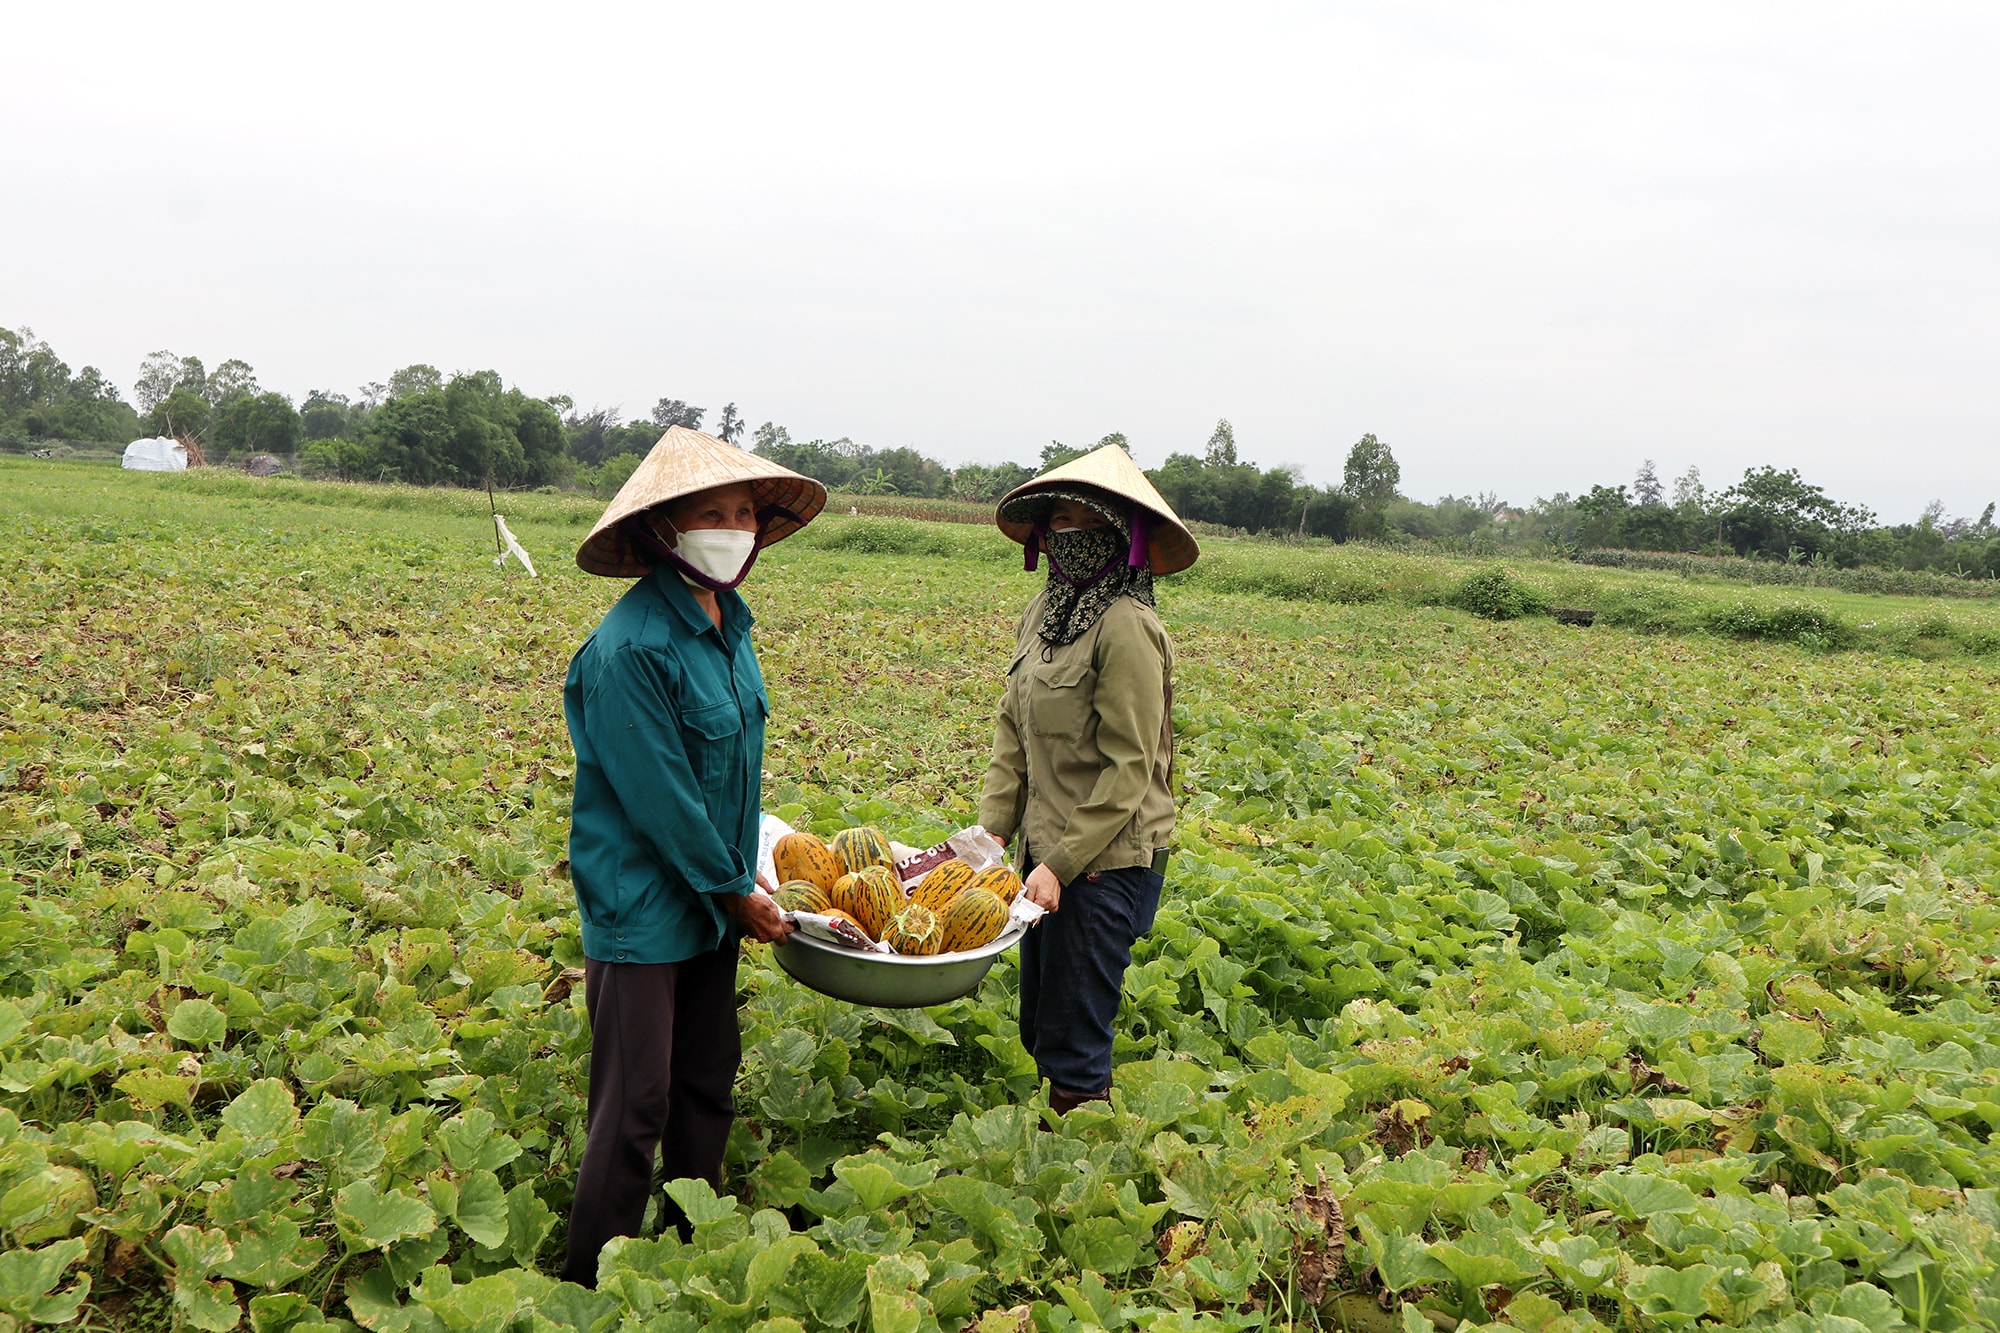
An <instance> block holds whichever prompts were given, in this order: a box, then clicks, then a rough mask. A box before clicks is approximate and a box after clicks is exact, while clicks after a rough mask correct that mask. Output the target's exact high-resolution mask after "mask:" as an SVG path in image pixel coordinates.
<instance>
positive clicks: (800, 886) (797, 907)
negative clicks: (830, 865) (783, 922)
mask: <svg viewBox="0 0 2000 1333" xmlns="http://www.w3.org/2000/svg"><path fill="white" fill-rule="evenodd" d="M776 896H777V899H778V906H780V907H782V908H784V909H785V910H786V911H787V912H817V913H819V914H820V915H821V916H824V915H826V909H827V908H829V907H831V906H833V899H832V897H831V896H829V895H828V893H827V891H826V890H825V889H822V888H821V887H820V886H819V885H817V884H815V883H813V882H812V881H811V880H809V879H788V880H786V881H785V882H784V883H783V884H780V885H779V886H778V892H777V895H776Z"/></svg>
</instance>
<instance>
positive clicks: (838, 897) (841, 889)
mask: <svg viewBox="0 0 2000 1333" xmlns="http://www.w3.org/2000/svg"><path fill="white" fill-rule="evenodd" d="M860 884H861V876H859V875H842V876H841V877H840V878H839V879H837V880H835V881H834V882H833V892H832V893H829V894H827V895H826V899H827V901H828V902H830V903H832V904H833V907H834V910H835V911H837V912H846V913H848V914H849V915H850V916H851V915H853V913H854V894H855V890H856V889H857V888H858V887H859V886H860Z"/></svg>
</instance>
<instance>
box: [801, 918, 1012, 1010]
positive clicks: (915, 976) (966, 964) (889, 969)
mask: <svg viewBox="0 0 2000 1333" xmlns="http://www.w3.org/2000/svg"><path fill="white" fill-rule="evenodd" d="M1025 933H1026V928H1025V927H1022V926H1010V927H1008V928H1007V930H1005V931H1003V932H1002V933H1001V935H1000V938H999V939H996V940H994V941H993V943H991V944H987V945H982V946H981V947H979V948H977V949H967V950H965V951H963V952H962V953H950V954H945V955H943V956H941V957H937V958H906V957H904V956H902V955H901V954H888V953H863V952H862V951H861V950H859V949H843V948H841V947H840V946H839V945H837V944H827V943H824V942H822V941H820V940H815V939H811V938H809V937H808V936H807V935H806V934H805V932H803V931H800V932H798V933H796V934H794V935H793V936H792V937H791V938H790V939H789V940H786V941H785V942H784V943H783V944H781V945H779V946H777V947H776V948H774V949H773V950H772V951H771V953H772V956H773V957H775V958H776V959H777V960H778V966H779V967H782V968H784V969H785V971H787V972H789V973H791V974H792V977H793V978H794V979H795V980H797V981H798V982H799V983H800V984H802V985H805V986H809V987H811V988H812V989H813V990H816V991H818V992H819V993H820V994H822V995H831V996H832V997H833V998H834V999H836V1000H846V1001H847V1002H848V1003H850V1004H871V1005H875V1006H877V1007H879V1008H882V1009H925V1008H928V1007H930V1006H931V1005H934V1004H945V1003H947V1002H949V1001H952V1000H956V999H958V998H959V997H960V996H963V995H970V994H972V992H973V991H975V990H977V989H978V988H979V983H980V982H982V981H984V980H985V979H986V973H987V971H988V970H989V969H990V968H992V966H993V960H994V959H995V958H998V957H999V956H1000V955H1001V954H1003V953H1005V952H1007V950H1009V949H1011V948H1013V947H1014V945H1015V943H1016V942H1017V941H1018V940H1019V939H1020V938H1021V936H1022V935H1023V934H1025Z"/></svg>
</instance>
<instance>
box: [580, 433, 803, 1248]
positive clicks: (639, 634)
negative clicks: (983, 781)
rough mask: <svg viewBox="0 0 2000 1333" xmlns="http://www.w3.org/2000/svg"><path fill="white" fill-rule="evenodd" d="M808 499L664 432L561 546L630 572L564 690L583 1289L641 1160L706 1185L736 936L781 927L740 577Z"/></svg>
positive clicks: (797, 486)
mask: <svg viewBox="0 0 2000 1333" xmlns="http://www.w3.org/2000/svg"><path fill="white" fill-rule="evenodd" d="M825 503H826V488H825V487H823V486H821V485H820V484H819V483H818V482H816V481H813V480H812V479H811V478H808V477H802V476H799V475H798V474H797V473H795V472H791V471H789V470H787V469H785V468H782V467H779V466H778V465H777V464H775V463H772V462H769V461H768V460H766V459H763V458H759V457H758V456H757V455H755V454H750V453H746V452H744V451H743V450H741V449H738V448H736V447H734V446H733V445H729V444H726V443H724V442H723V441H721V440H718V439H715V438H714V437H712V436H708V435H703V434H701V433H700V432H698V431H693V430H688V429H686V428H685V427H680V426H676V427H674V428H673V429H671V430H669V431H668V432H667V433H666V434H665V435H664V436H663V437H661V439H660V442H659V443H658V444H656V445H654V446H653V449H652V452H651V453H649V454H648V455H647V456H646V459H645V461H644V462H643V463H641V464H640V465H639V467H638V469H637V470H636V471H634V472H633V474H632V476H631V479H630V480H628V481H627V482H626V483H625V486H624V487H623V488H622V489H621V490H620V491H619V492H618V496H617V498H616V499H614V500H613V501H612V502H611V506H610V508H609V509H607V510H606V511H605V515H604V517H603V518H602V519H601V520H600V521H599V522H598V524H597V527H596V529H595V530H593V531H592V533H591V534H590V537H589V538H588V539H587V540H585V542H584V544H583V547H582V549H580V550H579V551H578V552H577V563H578V564H579V565H581V566H582V567H583V568H584V569H585V570H588V571H589V572H591V573H593V574H602V575H606V576H609V577H619V576H625V577H630V576H633V575H638V576H640V577H639V581H638V582H637V583H635V584H634V585H633V586H632V587H631V588H630V589H629V590H628V591H627V592H626V593H625V595H624V596H623V597H621V598H620V599H619V600H618V603H617V604H616V605H615V606H613V607H612V608H611V611H610V612H609V614H607V615H606V616H605V617H604V620H603V622H602V623H601V624H599V625H598V627H597V629H596V631H595V632H594V633H593V634H591V636H590V637H589V638H588V639H586V640H585V641H584V644H583V646H582V647H581V648H579V649H578V650H577V653H576V656H575V658H574V659H572V661H571V662H570V667H569V676H568V679H567V680H566V681H565V682H564V686H563V712H564V714H565V716H566V717H567V719H568V722H569V733H570V739H571V742H572V744H573V745H574V746H575V748H576V791H575V796H574V803H573V807H572V812H571V817H570V878H571V880H572V882H573V883H574V885H575V888H576V901H577V912H578V915H579V916H580V917H581V918H582V934H583V954H584V960H585V961H584V976H585V981H584V987H585V992H584V994H585V1004H586V1008H587V1009H588V1011H589V1015H590V1104H589V1128H588V1131H587V1136H586V1140H585V1144H584V1152H583V1162H582V1165H581V1166H580V1167H579V1168H578V1171H577V1182H576V1198H575V1203H574V1205H573V1207H572V1211H571V1214H570V1230H569V1254H568V1259H567V1262H566V1263H565V1265H564V1268H563V1276H564V1277H565V1278H567V1279H568V1280H570V1281H572V1282H578V1283H581V1284H583V1285H585V1286H595V1285H596V1281H597V1260H598V1252H599V1251H600V1250H601V1249H602V1248H603V1246H604V1243H605V1242H606V1241H608V1240H610V1239H611V1238H612V1237H614V1236H631V1235H636V1234H638V1231H639V1227H640V1223H641V1222H642V1221H643V1220H644V1217H645V1212H646V1201H647V1198H648V1196H649V1195H650V1193H651V1191H652V1185H653V1156H654V1153H655V1151H656V1150H660V1149H663V1154H662V1155H663V1169H664V1170H665V1173H666V1176H667V1178H668V1179H681V1178H684V1177H693V1178H697V1179H702V1180H707V1181H709V1182H710V1183H712V1184H719V1183H720V1175H721V1170H722V1156H723V1149H724V1147H725V1146H726V1145H727V1143H728V1139H729V1126H730V1122H731V1120H732V1119H733V1118H734V1115H735V1107H734V1088H735V1082H736V1070H737V1066H738V1064H739V1063H740V1062H741V1060H742V1045H741V1040H740V1038H739V1036H738V1033H737V1026H736V957H737V945H738V941H739V940H740V939H742V937H744V936H745V935H747V936H749V937H751V938H753V939H758V940H765V941H768V942H770V943H773V944H782V943H783V942H784V939H785V937H786V936H787V935H788V934H789V933H790V932H791V927H790V926H789V925H787V924H786V923H785V921H784V919H783V915H782V914H781V913H780V912H779V910H778V908H777V905H776V903H775V902H774V901H773V900H772V899H771V898H770V897H769V896H768V895H767V894H762V893H758V892H756V889H757V887H758V886H757V874H756V866H757V825H758V821H759V816H760V810H761V804H762V803H761V801H760V799H759V796H760V786H761V777H762V773H763V763H764V725H765V719H766V718H767V717H768V716H769V714H770V700H769V697H768V696H767V695H766V694H765V692H764V677H763V673H762V672H761V671H759V669H758V666H757V654H756V651H755V649H754V648H753V647H752V646H751V642H750V627H751V624H752V618H751V615H750V609H749V607H747V606H746V605H744V602H743V598H742V597H741V596H739V595H738V594H737V592H736V587H737V585H738V584H740V583H741V582H742V581H743V580H744V578H745V577H746V576H747V575H748V574H749V572H750V567H751V565H752V564H754V563H755V561H756V557H757V552H758V551H759V550H761V549H762V548H763V547H765V546H768V545H770V544H771V543H772V542H775V541H778V540H780V539H782V538H784V537H786V536H789V535H790V534H791V533H793V532H796V531H798V529H800V528H801V527H803V526H805V524H806V523H807V522H808V521H810V520H811V519H812V517H813V516H814V515H815V514H817V513H818V512H819V511H820V509H821V507H822V506H824V505H825ZM677 1213H678V1210H677V1209H673V1208H672V1207H671V1205H669V1213H668V1218H669V1220H671V1221H673V1222H674V1223H675V1224H676V1225H684V1224H685V1218H682V1217H679V1216H677V1215H676V1214H677Z"/></svg>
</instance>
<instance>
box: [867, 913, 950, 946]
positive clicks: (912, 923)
mask: <svg viewBox="0 0 2000 1333" xmlns="http://www.w3.org/2000/svg"><path fill="white" fill-rule="evenodd" d="M882 939H883V940H884V942H886V943H887V944H888V946H889V947H890V948H892V949H894V950H895V951H896V952H897V953H902V954H916V955H919V956H922V955H925V954H934V953H936V952H937V951H938V947H939V946H940V945H941V944H943V943H944V926H943V925H942V924H941V923H940V922H939V921H938V918H937V913H936V912H933V911H932V910H931V909H930V908H928V907H925V906H924V905H923V904H922V903H911V904H910V905H909V906H908V907H905V908H904V909H903V910H902V911H900V912H898V913H896V915H895V917H894V919H892V920H891V921H890V922H889V927H888V929H887V930H884V931H883V932H882Z"/></svg>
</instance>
